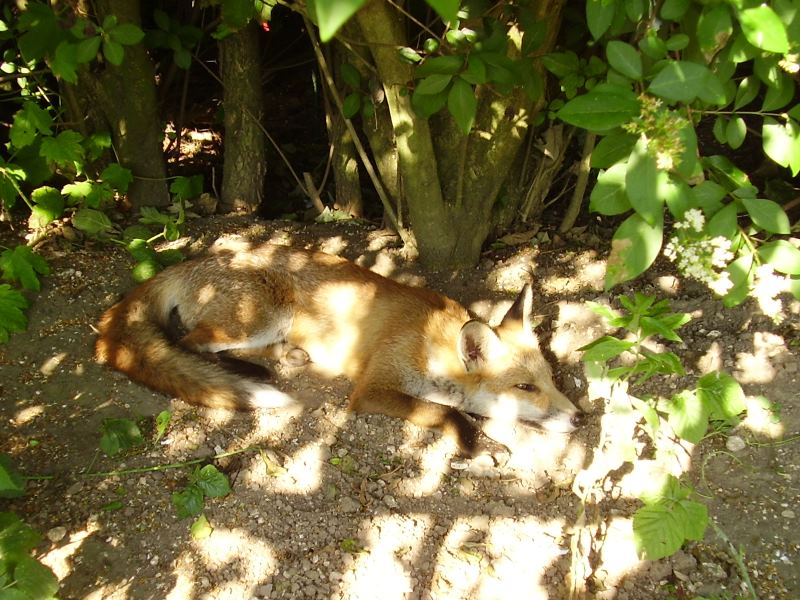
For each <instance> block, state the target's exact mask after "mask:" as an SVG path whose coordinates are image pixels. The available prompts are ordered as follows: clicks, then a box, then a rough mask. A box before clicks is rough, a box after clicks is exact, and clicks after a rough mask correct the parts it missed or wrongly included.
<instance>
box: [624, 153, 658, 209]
mask: <svg viewBox="0 0 800 600" xmlns="http://www.w3.org/2000/svg"><path fill="white" fill-rule="evenodd" d="M658 177H659V171H658V167H657V166H656V159H655V157H654V156H652V155H651V154H650V153H649V152H648V151H647V140H646V139H645V138H644V137H642V138H641V139H640V140H639V141H638V142H636V145H635V146H634V147H633V150H632V151H631V155H630V158H629V159H628V171H627V173H626V174H625V193H626V194H627V195H628V199H629V200H630V202H631V206H632V207H633V210H635V211H636V213H637V214H638V215H639V216H641V217H642V218H643V219H644V220H645V221H647V223H648V224H649V225H655V223H656V222H660V220H661V219H662V218H663V208H662V203H661V200H660V198H659V197H658V192H657V187H658Z"/></svg>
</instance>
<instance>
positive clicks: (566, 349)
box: [550, 302, 607, 364]
mask: <svg viewBox="0 0 800 600" xmlns="http://www.w3.org/2000/svg"><path fill="white" fill-rule="evenodd" d="M606 329H607V328H606V326H605V325H604V323H603V320H602V319H601V318H600V317H599V316H598V315H596V314H594V313H593V312H592V311H591V310H590V309H589V307H588V306H586V304H584V303H583V302H559V303H558V319H557V320H556V322H555V324H554V326H553V336H552V338H551V339H550V349H551V350H552V351H553V353H554V354H555V355H556V357H557V358H558V359H559V360H561V361H564V362H568V363H573V364H574V363H577V362H578V361H579V360H580V358H581V353H580V352H577V351H576V350H577V349H578V348H580V347H581V346H584V345H586V344H588V343H589V342H591V341H592V340H594V339H596V338H598V337H600V336H601V335H603V333H604V332H605V331H606Z"/></svg>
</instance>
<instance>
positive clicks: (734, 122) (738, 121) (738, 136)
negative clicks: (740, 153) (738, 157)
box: [725, 115, 747, 150]
mask: <svg viewBox="0 0 800 600" xmlns="http://www.w3.org/2000/svg"><path fill="white" fill-rule="evenodd" d="M745 135H747V125H745V122H744V119H743V118H742V117H740V116H738V115H736V116H734V117H733V118H731V120H730V121H728V126H727V127H726V128H725V137H726V138H727V140H728V145H729V146H730V147H731V148H733V149H734V150H736V149H737V148H739V147H740V146H741V145H742V143H743V142H744V136H745Z"/></svg>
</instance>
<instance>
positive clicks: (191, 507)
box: [172, 485, 205, 519]
mask: <svg viewBox="0 0 800 600" xmlns="http://www.w3.org/2000/svg"><path fill="white" fill-rule="evenodd" d="M204 498H205V496H204V495H203V490H201V489H200V488H199V487H197V486H196V485H189V486H187V487H186V488H185V489H183V490H181V491H180V492H174V493H173V494H172V505H173V506H174V507H175V510H176V511H177V513H178V518H180V519H185V518H187V517H194V516H195V515H199V514H200V513H201V512H203V500H204Z"/></svg>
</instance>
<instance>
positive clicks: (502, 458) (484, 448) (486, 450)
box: [465, 430, 511, 467]
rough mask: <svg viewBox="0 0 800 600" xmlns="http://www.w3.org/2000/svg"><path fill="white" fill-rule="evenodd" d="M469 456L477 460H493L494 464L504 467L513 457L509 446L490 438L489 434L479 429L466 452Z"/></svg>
mask: <svg viewBox="0 0 800 600" xmlns="http://www.w3.org/2000/svg"><path fill="white" fill-rule="evenodd" d="M465 455H466V456H467V458H471V459H473V460H474V461H477V462H486V461H487V460H491V462H492V464H493V466H495V467H502V466H503V465H505V464H506V463H507V462H508V459H509V458H511V451H510V450H509V449H508V446H506V445H505V444H501V443H500V442H497V441H495V440H493V439H492V438H490V437H489V436H488V435H486V434H485V433H483V432H482V431H480V430H478V431H477V434H476V436H475V439H474V440H473V444H472V447H471V448H470V450H469V451H468V452H465Z"/></svg>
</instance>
